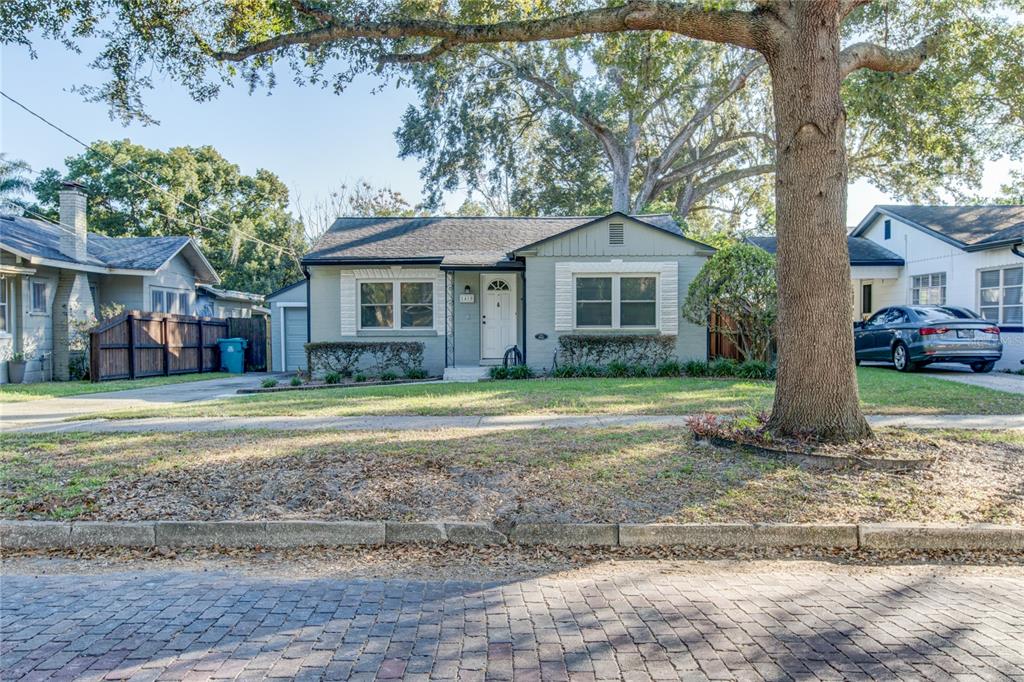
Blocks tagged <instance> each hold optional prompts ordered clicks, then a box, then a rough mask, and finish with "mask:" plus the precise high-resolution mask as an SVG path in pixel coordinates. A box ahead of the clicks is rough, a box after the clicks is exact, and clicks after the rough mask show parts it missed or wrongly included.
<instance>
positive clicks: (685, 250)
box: [533, 218, 701, 258]
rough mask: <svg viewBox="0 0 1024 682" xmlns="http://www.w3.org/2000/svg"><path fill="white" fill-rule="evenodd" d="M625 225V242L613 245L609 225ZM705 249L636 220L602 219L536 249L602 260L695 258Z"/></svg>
mask: <svg viewBox="0 0 1024 682" xmlns="http://www.w3.org/2000/svg"><path fill="white" fill-rule="evenodd" d="M611 223H619V224H622V225H623V227H624V229H623V243H622V244H611V243H609V235H608V226H609V224H611ZM698 250H701V247H700V245H698V244H697V243H696V242H691V241H687V240H684V239H679V238H678V237H674V236H672V235H670V234H668V233H666V232H665V231H663V230H660V229H658V228H656V227H649V226H647V225H644V224H642V223H639V222H637V221H635V220H630V219H625V218H619V219H616V218H612V219H609V220H601V221H599V222H597V223H594V224H593V225H589V226H587V227H584V228H582V229H577V230H573V231H571V232H567V233H565V234H563V235H561V236H558V237H554V238H552V239H549V240H547V241H545V242H542V243H540V244H538V245H537V246H536V247H534V249H533V251H534V252H535V254H536V255H537V256H541V257H548V256H551V257H560V258H561V257H598V256H607V257H610V258H618V257H625V256H657V255H666V256H667V255H672V256H677V255H693V254H695V253H697V251H698Z"/></svg>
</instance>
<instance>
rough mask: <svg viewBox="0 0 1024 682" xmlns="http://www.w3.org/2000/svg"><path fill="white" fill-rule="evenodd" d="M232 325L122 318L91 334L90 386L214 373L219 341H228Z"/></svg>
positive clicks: (211, 320)
mask: <svg viewBox="0 0 1024 682" xmlns="http://www.w3.org/2000/svg"><path fill="white" fill-rule="evenodd" d="M229 326H230V320H226V319H221V318H218V317H190V316H187V315H170V314H166V313H143V312H138V311H132V312H127V313H121V314H120V315H118V316H117V317H113V318H111V319H109V320H107V321H106V322H103V323H101V324H100V325H99V326H97V327H96V328H95V329H93V330H92V331H91V332H90V333H89V377H90V378H91V379H92V380H93V381H107V380H108V379H139V378H142V377H152V376H167V375H170V374H190V373H194V372H214V371H217V370H218V369H220V349H219V348H218V347H217V340H218V339H223V338H227V337H230V336H232V334H231V333H230V331H229Z"/></svg>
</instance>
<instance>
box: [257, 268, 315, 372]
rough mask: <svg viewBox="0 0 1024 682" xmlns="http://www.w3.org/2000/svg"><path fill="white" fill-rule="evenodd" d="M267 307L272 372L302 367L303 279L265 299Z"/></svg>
mask: <svg viewBox="0 0 1024 682" xmlns="http://www.w3.org/2000/svg"><path fill="white" fill-rule="evenodd" d="M266 301H267V307H268V308H270V330H271V331H270V338H271V348H272V350H271V356H272V358H273V361H272V365H273V370H274V371H275V372H294V371H297V370H300V369H305V368H306V348H305V346H306V339H307V330H308V324H307V319H308V311H307V310H306V280H304V279H303V280H300V281H298V282H296V283H295V284H289V285H288V286H286V287H284V288H282V289H278V290H277V291H275V292H274V293H272V294H270V295H269V296H267V298H266Z"/></svg>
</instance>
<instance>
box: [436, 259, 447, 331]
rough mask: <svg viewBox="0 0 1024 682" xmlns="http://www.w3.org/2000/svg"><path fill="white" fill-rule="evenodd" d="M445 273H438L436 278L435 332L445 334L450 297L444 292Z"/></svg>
mask: <svg viewBox="0 0 1024 682" xmlns="http://www.w3.org/2000/svg"><path fill="white" fill-rule="evenodd" d="M444 285H445V281H444V272H443V271H441V272H438V273H437V275H436V276H435V277H434V306H433V312H434V331H436V332H438V333H442V332H444V320H445V317H446V316H447V315H448V296H447V294H446V292H445V290H444Z"/></svg>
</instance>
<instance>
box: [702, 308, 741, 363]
mask: <svg viewBox="0 0 1024 682" xmlns="http://www.w3.org/2000/svg"><path fill="white" fill-rule="evenodd" d="M731 324H732V323H731V322H730V321H729V318H727V317H725V316H724V315H719V314H718V312H717V311H713V312H712V313H711V319H710V320H708V359H709V360H714V359H716V358H732V359H733V360H739V359H740V349H739V348H737V347H736V344H734V343H733V342H732V340H731V339H730V338H729V337H728V336H726V335H725V334H723V333H722V332H721V331H719V330H720V329H721V328H722V327H729V328H730V329H731V328H732V327H731Z"/></svg>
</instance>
